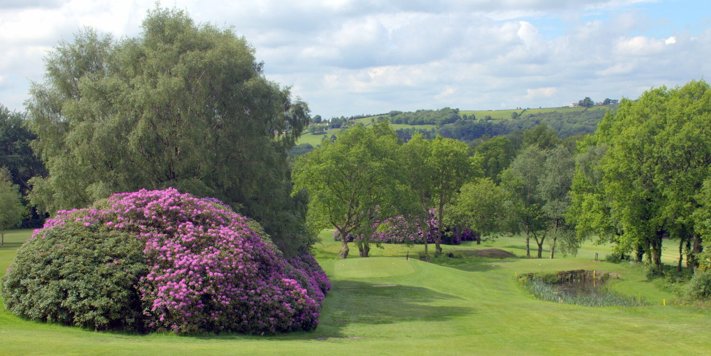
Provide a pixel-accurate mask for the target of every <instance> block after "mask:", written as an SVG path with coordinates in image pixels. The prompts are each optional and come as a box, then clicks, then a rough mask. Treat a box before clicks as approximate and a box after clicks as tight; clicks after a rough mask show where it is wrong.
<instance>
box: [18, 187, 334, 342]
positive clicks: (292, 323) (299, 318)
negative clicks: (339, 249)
mask: <svg viewBox="0 0 711 356" xmlns="http://www.w3.org/2000/svg"><path fill="white" fill-rule="evenodd" d="M77 224H78V225H80V226H83V227H84V228H87V229H92V230H100V229H109V230H113V231H119V232H124V233H128V234H130V235H131V236H135V237H136V238H137V239H138V240H139V241H141V242H142V244H141V248H142V252H143V256H144V258H145V263H146V269H145V273H144V274H142V275H140V276H139V278H138V283H137V286H136V287H135V288H136V290H137V293H138V295H139V296H140V301H141V310H140V312H141V315H142V316H143V318H144V323H145V327H146V329H147V330H171V331H173V332H176V333H194V332H200V331H217V332H219V331H238V332H246V333H276V332H284V331H291V330H312V329H314V328H315V327H316V325H317V324H318V317H319V308H320V304H321V302H322V301H323V299H324V294H325V293H326V292H327V291H328V289H329V288H330V285H329V282H328V279H327V278H326V276H325V274H324V273H323V271H322V270H321V268H320V267H319V266H318V264H317V263H316V261H315V260H314V259H313V257H311V256H310V255H308V254H304V255H301V256H296V257H292V258H290V259H288V260H287V259H286V258H284V257H283V256H282V255H281V253H280V252H279V250H278V249H277V248H276V247H275V246H274V245H273V244H272V243H271V241H270V240H269V239H268V238H267V237H266V236H265V235H264V234H259V233H257V232H255V230H259V229H253V228H250V226H254V224H255V223H254V222H253V221H249V220H248V219H247V218H245V217H243V216H241V215H239V214H237V213H235V212H233V211H232V210H230V209H229V208H228V207H226V206H225V205H224V204H222V203H220V202H219V201H216V200H214V199H198V198H195V197H193V196H191V195H189V194H181V193H179V192H178V191H177V190H175V189H172V188H170V189H166V190H154V191H147V190H141V191H138V192H133V193H121V194H114V195H113V196H111V197H109V198H108V200H106V201H105V202H102V203H99V204H97V205H96V208H93V209H81V210H73V211H63V212H60V213H58V214H57V216H56V217H55V218H54V219H50V220H48V221H47V223H46V225H45V227H44V229H42V230H39V231H38V232H36V236H37V239H46V238H48V237H49V236H50V235H51V231H54V230H56V229H64V228H65V227H66V226H69V225H77ZM29 243H30V244H31V243H34V242H29ZM10 274H12V272H11V273H9V274H8V275H10ZM9 293H12V291H9ZM21 315H23V314H21ZM25 316H27V317H32V316H31V315H25ZM67 323H74V322H71V321H70V322H67Z"/></svg>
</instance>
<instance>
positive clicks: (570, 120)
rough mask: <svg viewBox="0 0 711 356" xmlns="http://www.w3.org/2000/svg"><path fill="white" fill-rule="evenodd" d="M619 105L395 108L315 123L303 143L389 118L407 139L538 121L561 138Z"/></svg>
mask: <svg viewBox="0 0 711 356" xmlns="http://www.w3.org/2000/svg"><path fill="white" fill-rule="evenodd" d="M615 108H616V106H614V105H606V106H602V105H600V106H593V107H591V108H585V107H554V108H538V109H508V110H459V109H451V108H443V109H439V110H417V111H414V112H400V111H391V112H390V113H387V114H378V115H372V116H363V115H361V116H357V117H349V118H336V119H333V120H331V122H324V123H321V124H312V125H311V127H310V128H309V129H308V130H307V132H306V133H304V135H302V136H301V138H300V139H299V141H298V143H299V144H310V145H312V146H316V145H318V144H319V143H320V142H321V140H322V139H324V138H327V137H331V136H332V135H336V134H337V133H338V132H339V131H340V130H341V129H342V128H343V127H348V126H349V125H353V124H355V123H363V124H366V125H368V124H369V123H371V122H373V121H378V120H385V121H388V122H389V123H391V124H392V126H393V128H394V129H395V130H396V131H397V132H398V135H399V136H400V137H401V138H403V139H405V140H407V139H409V137H411V136H412V135H413V134H414V133H415V132H421V133H423V134H424V135H425V136H426V137H434V136H435V135H437V134H441V135H442V136H445V137H451V138H456V139H460V140H463V141H472V140H475V139H478V138H481V137H493V136H498V135H505V134H508V133H511V132H514V131H519V130H525V129H528V128H531V127H533V126H536V125H538V124H545V125H547V126H549V127H551V128H553V129H554V130H556V132H558V135H559V136H561V137H568V136H573V135H578V134H585V133H591V132H593V131H594V130H595V128H596V127H597V124H598V122H600V120H601V119H602V117H603V116H604V115H605V113H606V112H608V111H609V110H614V109H615Z"/></svg>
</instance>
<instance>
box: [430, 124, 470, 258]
mask: <svg viewBox="0 0 711 356" xmlns="http://www.w3.org/2000/svg"><path fill="white" fill-rule="evenodd" d="M467 151H468V148H467V145H466V144H465V143H463V142H461V141H457V140H453V139H450V138H444V137H441V136H439V137H437V138H436V139H434V140H433V141H432V143H431V154H430V156H429V160H428V166H429V167H431V169H432V172H433V177H434V179H433V180H432V188H431V189H432V196H433V197H434V201H435V202H436V204H437V205H436V208H437V225H438V226H444V213H445V206H446V205H447V204H449V203H450V202H451V201H452V199H453V198H454V196H455V195H456V193H457V191H458V190H459V188H460V187H461V186H462V184H464V182H466V181H467V180H469V179H471V178H472V177H473V176H477V175H480V173H481V172H480V167H478V166H476V165H475V161H472V160H470V158H469V155H468V153H467ZM477 162H478V161H477ZM439 244H440V238H439V236H437V238H436V239H435V251H436V253H437V254H441V253H442V248H441V247H440V246H439Z"/></svg>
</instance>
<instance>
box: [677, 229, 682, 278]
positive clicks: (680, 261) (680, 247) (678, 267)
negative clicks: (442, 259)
mask: <svg viewBox="0 0 711 356" xmlns="http://www.w3.org/2000/svg"><path fill="white" fill-rule="evenodd" d="M682 261H684V239H683V238H681V237H680V238H679V263H678V264H677V265H676V271H677V272H681V263H682Z"/></svg>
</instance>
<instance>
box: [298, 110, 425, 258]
mask: <svg viewBox="0 0 711 356" xmlns="http://www.w3.org/2000/svg"><path fill="white" fill-rule="evenodd" d="M398 154H399V150H398V144H397V138H396V137H395V133H394V132H393V131H392V129H391V128H390V127H389V126H388V124H387V123H376V124H375V125H373V126H370V127H365V126H363V125H356V126H354V127H351V128H349V129H348V130H345V131H343V132H341V134H339V136H338V138H337V139H336V140H335V141H324V142H323V143H322V144H321V146H319V147H318V148H316V149H315V150H314V151H312V152H311V153H309V154H307V155H304V156H301V157H299V158H298V159H297V161H296V163H295V166H294V193H298V192H301V191H302V190H305V191H307V192H308V195H309V209H308V214H307V223H308V225H309V227H310V228H311V230H312V231H313V233H317V232H318V231H320V230H322V229H324V228H327V227H334V228H336V229H337V230H338V233H339V234H340V235H341V236H348V235H351V234H353V235H356V236H361V238H360V239H356V242H357V243H358V247H359V252H360V253H361V255H364V256H367V255H368V251H369V249H370V246H369V239H370V237H371V235H372V232H373V227H374V226H375V223H376V222H377V221H382V220H383V219H385V218H386V217H389V216H394V215H396V214H397V213H398V212H400V210H401V209H402V207H404V206H412V204H414V201H413V199H414V198H413V197H412V194H411V193H410V190H409V188H408V187H407V186H406V185H405V180H404V179H405V178H404V177H403V175H402V171H401V170H400V169H399V168H400V161H399V159H398ZM342 242H343V245H342V250H341V257H342V258H346V257H347V256H348V251H349V247H348V239H343V241H342Z"/></svg>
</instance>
